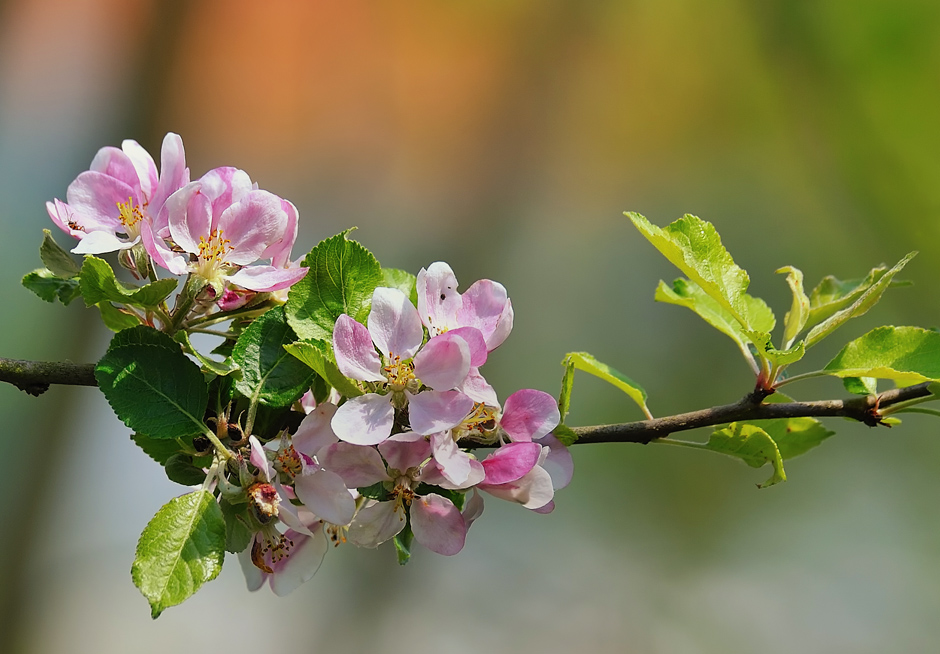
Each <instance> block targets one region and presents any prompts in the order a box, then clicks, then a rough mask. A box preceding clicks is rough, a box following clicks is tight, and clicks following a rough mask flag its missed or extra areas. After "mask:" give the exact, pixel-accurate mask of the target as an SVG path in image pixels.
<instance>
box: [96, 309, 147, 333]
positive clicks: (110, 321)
mask: <svg viewBox="0 0 940 654" xmlns="http://www.w3.org/2000/svg"><path fill="white" fill-rule="evenodd" d="M95 306H97V307H98V310H99V311H101V321H102V322H103V323H104V326H105V327H107V328H108V329H110V330H111V331H112V332H119V331H122V330H124V329H130V328H131V327H136V326H137V325H139V324H140V320H139V319H138V318H137V316H135V315H133V314H131V313H127V312H125V311H121V310H120V309H118V308H117V307H116V306H114V305H113V304H111V303H110V302H99V303H98V304H96V305H95Z"/></svg>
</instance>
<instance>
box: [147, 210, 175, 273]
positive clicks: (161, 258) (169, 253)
mask: <svg viewBox="0 0 940 654" xmlns="http://www.w3.org/2000/svg"><path fill="white" fill-rule="evenodd" d="M140 238H141V241H142V242H143V244H144V249H145V250H147V254H149V255H150V256H151V258H152V259H153V260H154V262H155V263H156V264H157V265H158V266H162V267H163V268H166V269H167V270H169V271H170V272H171V273H173V274H174V275H182V274H184V273H185V272H186V258H185V257H184V256H183V255H181V254H179V253H177V252H174V251H173V250H171V249H170V248H168V247H167V246H166V243H164V242H163V239H162V238H160V237H159V236H157V235H156V234H154V232H153V230H152V229H151V227H150V225H148V224H147V223H146V222H143V223H141V227H140Z"/></svg>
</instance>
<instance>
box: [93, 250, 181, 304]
mask: <svg viewBox="0 0 940 654" xmlns="http://www.w3.org/2000/svg"><path fill="white" fill-rule="evenodd" d="M80 280H81V288H82V296H84V298H85V304H86V305H87V306H89V307H91V306H94V305H96V304H98V303H99V302H117V303H118V304H130V305H132V306H135V307H155V306H157V305H158V304H160V303H161V302H163V301H164V300H165V299H166V298H167V297H168V296H169V295H170V293H172V292H173V291H174V290H176V284H177V280H176V279H161V280H158V281H155V282H153V283H151V284H147V285H146V286H141V287H140V288H134V287H129V286H125V285H124V284H122V283H121V282H120V281H118V279H117V278H116V277H115V276H114V270H112V269H111V265H110V264H109V263H108V262H107V261H105V260H104V259H99V258H98V257H93V256H91V255H86V256H85V263H84V264H82V271H81V276H80Z"/></svg>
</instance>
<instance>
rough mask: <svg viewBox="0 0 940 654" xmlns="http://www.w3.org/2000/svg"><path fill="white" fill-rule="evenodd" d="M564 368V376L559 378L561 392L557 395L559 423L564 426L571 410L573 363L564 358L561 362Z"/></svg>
mask: <svg viewBox="0 0 940 654" xmlns="http://www.w3.org/2000/svg"><path fill="white" fill-rule="evenodd" d="M561 365H563V366H564V367H565V374H564V376H563V377H562V378H561V392H560V393H559V394H558V412H559V413H560V414H561V422H562V424H564V422H565V418H567V417H568V411H570V410H571V391H572V389H573V388H574V363H572V362H571V361H569V360H568V357H565V360H564V361H562V362H561Z"/></svg>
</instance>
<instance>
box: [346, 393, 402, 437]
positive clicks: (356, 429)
mask: <svg viewBox="0 0 940 654" xmlns="http://www.w3.org/2000/svg"><path fill="white" fill-rule="evenodd" d="M394 414H395V409H394V407H392V404H391V402H389V399H388V397H387V396H385V395H378V394H376V393H368V394H366V395H360V396H359V397H354V398H351V399H349V400H347V401H346V403H345V404H344V405H343V406H341V407H340V408H339V409H337V410H336V414H335V415H334V416H333V420H332V421H331V422H330V424H331V425H332V426H333V431H334V432H335V433H336V436H337V437H338V438H339V439H340V440H343V441H346V442H347V443H352V444H353V445H376V444H378V443H381V442H382V441H384V440H385V439H386V438H388V436H389V434H391V433H392V421H393V419H394V417H395V415H394Z"/></svg>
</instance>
